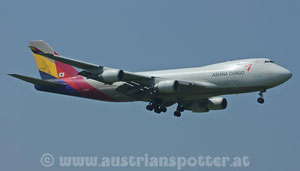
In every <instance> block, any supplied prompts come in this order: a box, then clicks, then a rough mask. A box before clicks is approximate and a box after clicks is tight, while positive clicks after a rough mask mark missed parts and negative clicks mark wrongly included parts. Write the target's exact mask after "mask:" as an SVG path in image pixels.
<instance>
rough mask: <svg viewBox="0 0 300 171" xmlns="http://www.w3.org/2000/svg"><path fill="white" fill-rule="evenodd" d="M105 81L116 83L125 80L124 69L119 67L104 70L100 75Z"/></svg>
mask: <svg viewBox="0 0 300 171" xmlns="http://www.w3.org/2000/svg"><path fill="white" fill-rule="evenodd" d="M99 76H100V77H101V79H102V80H103V82H105V83H110V84H112V83H115V82H118V81H122V80H123V76H124V71H123V70H117V69H110V70H105V71H103V73H102V74H100V75H99Z"/></svg>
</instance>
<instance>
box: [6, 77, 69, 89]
mask: <svg viewBox="0 0 300 171" xmlns="http://www.w3.org/2000/svg"><path fill="white" fill-rule="evenodd" d="M8 75H10V76H12V77H15V78H18V79H20V80H23V81H26V82H29V83H32V84H34V85H39V86H49V87H50V86H51V87H57V88H60V87H65V86H66V84H63V83H57V82H53V81H46V80H41V79H37V78H32V77H27V76H24V75H19V74H8Z"/></svg>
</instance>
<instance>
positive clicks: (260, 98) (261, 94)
mask: <svg viewBox="0 0 300 171" xmlns="http://www.w3.org/2000/svg"><path fill="white" fill-rule="evenodd" d="M264 92H266V90H261V91H260V92H259V93H258V95H259V98H258V99H257V102H258V103H259V104H263V103H264V102H265V99H264V95H263V93H264Z"/></svg>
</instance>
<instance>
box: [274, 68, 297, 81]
mask: <svg viewBox="0 0 300 171" xmlns="http://www.w3.org/2000/svg"><path fill="white" fill-rule="evenodd" d="M277 74H278V75H279V77H280V78H281V79H282V80H283V81H287V80H289V79H290V78H291V77H292V75H293V74H292V72H291V71H289V70H287V69H285V68H283V67H279V70H278V71H277Z"/></svg>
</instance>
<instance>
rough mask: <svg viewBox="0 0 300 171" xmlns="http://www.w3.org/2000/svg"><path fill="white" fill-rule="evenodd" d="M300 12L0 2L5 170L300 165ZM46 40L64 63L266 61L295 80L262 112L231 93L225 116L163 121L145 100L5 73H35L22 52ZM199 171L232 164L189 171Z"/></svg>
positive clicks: (292, 5)
mask: <svg viewBox="0 0 300 171" xmlns="http://www.w3.org/2000/svg"><path fill="white" fill-rule="evenodd" d="M299 16H300V2H299V1H297V0H285V1H278V0H197V1H191V0H188V1H175V0H170V1H166V0H159V1H158V0H152V1H131V0H121V1H100V0H99V1H82V3H79V2H74V1H55V0H51V1H32V0H29V1H1V2H0V21H1V22H0V46H1V47H0V49H1V67H0V73H1V74H0V79H1V89H0V91H1V114H0V170H3V171H10V170H73V169H74V168H59V167H58V166H53V167H51V168H45V167H43V166H41V164H40V157H41V155H43V154H44V153H51V154H52V155H53V156H55V157H57V156H60V155H62V156H72V155H73V156H111V155H114V156H122V155H125V156H129V155H143V154H145V153H149V154H151V155H155V156H159V155H162V156H199V155H211V156H242V155H246V156H249V157H250V167H247V168H243V169H242V170H274V171H277V170H299V169H300V167H299V153H300V133H299V130H300V125H299V123H300V115H299V76H298V73H299V70H300V69H299V66H298V65H299V62H300V60H299V57H300V48H299V45H300V41H299V40H300V34H299V31H300V20H299ZM40 39H42V40H45V41H47V42H48V43H49V44H50V45H51V46H52V47H53V48H54V49H55V50H57V51H58V52H59V53H60V54H61V55H63V56H68V57H72V58H75V59H80V60H83V61H87V62H91V63H95V64H100V65H104V66H108V67H113V68H121V69H124V70H129V71H145V70H158V69H166V68H181V67H195V66H203V65H207V64H212V63H216V62H222V61H227V60H234V59H241V58H248V57H268V58H271V59H272V60H274V61H275V62H276V63H277V64H279V65H281V66H283V67H285V68H288V69H289V70H290V71H292V72H293V77H292V79H291V80H289V81H288V82H287V83H285V84H283V85H281V86H279V87H276V88H274V89H271V90H268V91H267V93H266V94H265V100H266V102H265V104H264V105H260V104H258V103H257V102H256V99H257V97H258V95H257V93H250V94H241V95H231V96H225V97H226V98H227V99H228V102H229V104H228V109H226V110H223V111H211V112H209V113H205V114H194V113H191V112H189V111H185V112H184V113H183V114H182V117H181V118H176V117H174V116H173V111H174V110H175V107H174V106H173V107H171V108H170V109H169V111H168V112H167V113H166V114H160V115H157V114H154V112H149V111H146V110H145V106H146V103H141V102H137V103H108V102H101V101H95V100H88V99H81V98H75V97H69V96H63V95H56V94H49V93H44V92H38V91H36V90H35V89H34V88H33V86H32V85H30V84H27V83H25V82H21V81H19V80H17V79H15V78H11V77H9V76H7V75H6V74H7V73H19V74H24V75H28V76H33V77H39V74H38V71H37V68H36V64H35V61H34V59H33V56H32V54H31V52H30V50H29V49H28V47H27V46H28V41H30V40H40ZM89 169H90V170H101V169H100V168H84V170H89ZM134 169H135V170H140V169H136V168H134ZM150 169H151V168H148V170H150ZM199 169H203V170H205V169H208V170H215V169H217V170H231V169H232V168H229V167H226V168H191V169H189V170H199ZM125 170H132V168H125ZM151 170H165V169H151ZM169 170H173V169H169Z"/></svg>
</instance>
